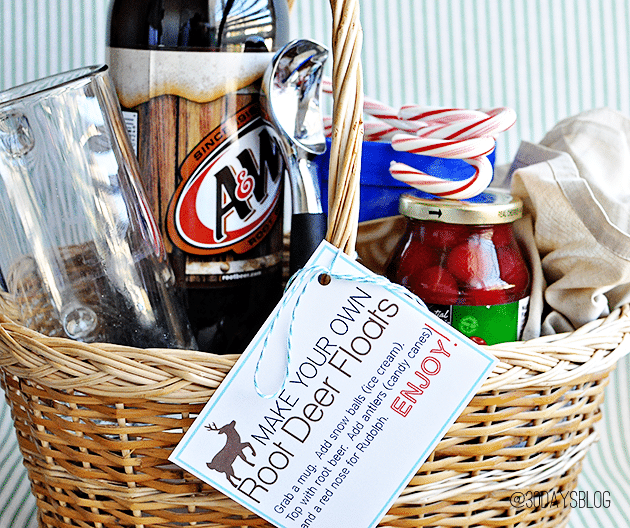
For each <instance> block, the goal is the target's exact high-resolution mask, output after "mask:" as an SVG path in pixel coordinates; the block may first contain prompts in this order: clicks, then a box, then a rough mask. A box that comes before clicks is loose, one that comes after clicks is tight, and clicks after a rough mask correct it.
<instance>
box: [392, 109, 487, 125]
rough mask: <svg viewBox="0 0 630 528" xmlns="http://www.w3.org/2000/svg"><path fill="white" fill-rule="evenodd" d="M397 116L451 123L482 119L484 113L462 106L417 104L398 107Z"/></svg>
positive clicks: (484, 115)
mask: <svg viewBox="0 0 630 528" xmlns="http://www.w3.org/2000/svg"><path fill="white" fill-rule="evenodd" d="M398 117H399V118H400V119H402V120H404V121H422V122H427V123H428V122H434V123H452V122H456V121H461V120H465V119H483V118H484V117H486V114H485V113H484V112H482V111H480V110H467V109H463V108H434V107H427V106H419V105H405V106H402V107H400V110H399V111H398Z"/></svg>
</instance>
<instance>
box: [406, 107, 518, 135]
mask: <svg viewBox="0 0 630 528" xmlns="http://www.w3.org/2000/svg"><path fill="white" fill-rule="evenodd" d="M472 112H476V113H478V114H479V115H478V116H477V117H475V118H470V117H466V116H468V115H471V114H469V113H468V111H466V110H462V112H461V115H460V117H458V118H455V117H454V114H453V119H452V120H451V121H449V122H448V123H447V122H442V121H439V122H435V121H425V122H426V123H427V126H426V127H424V128H422V129H420V130H418V132H416V135H418V136H420V137H433V138H440V139H472V138H478V137H484V136H485V137H496V136H497V135H498V134H500V133H501V132H505V131H506V130H507V129H508V128H510V127H511V126H512V125H513V124H514V123H515V122H516V112H514V110H512V109H511V108H493V109H491V110H488V111H487V112H478V111H476V110H475V111H472ZM399 115H408V114H405V113H404V112H402V111H401V113H400V114H399ZM423 115H425V114H423ZM425 118H426V115H425Z"/></svg>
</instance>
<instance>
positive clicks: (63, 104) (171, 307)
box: [0, 66, 195, 348]
mask: <svg viewBox="0 0 630 528" xmlns="http://www.w3.org/2000/svg"><path fill="white" fill-rule="evenodd" d="M139 181H140V180H139V168H138V164H137V160H136V158H135V156H134V153H133V150H132V146H131V144H130V142H129V138H128V136H127V135H126V131H125V127H124V124H123V119H122V115H121V112H120V107H119V104H118V99H117V98H116V92H115V91H114V88H113V86H112V83H111V81H110V78H109V74H108V73H107V67H106V66H93V67H88V68H82V69H79V70H73V71H70V72H66V73H62V74H59V75H55V76H52V77H48V78H45V79H41V80H39V81H34V82H31V83H28V84H24V85H21V86H18V87H15V88H12V89H9V90H6V91H4V92H0V225H2V230H0V269H2V273H3V275H4V279H5V282H6V289H7V291H8V293H6V294H3V297H5V299H8V302H10V303H12V304H13V305H14V308H16V309H17V312H16V310H12V313H14V314H15V313H17V314H19V315H18V318H19V321H18V322H19V323H21V324H23V325H24V326H27V327H29V328H31V329H33V330H37V331H39V332H42V333H44V334H46V335H49V336H62V337H69V338H72V339H76V340H79V341H84V342H95V341H100V342H108V343H115V344H122V345H130V346H139V347H143V348H146V347H167V348H194V347H195V343H194V339H193V337H192V332H191V330H190V325H189V323H188V320H187V318H186V315H185V310H184V306H183V301H182V299H180V298H179V293H178V292H177V291H176V289H175V283H174V275H173V272H172V270H171V268H170V266H169V264H168V262H167V260H166V252H165V250H164V246H163V242H162V240H161V238H160V232H159V230H158V228H157V225H156V224H155V220H154V219H153V217H152V216H151V212H150V210H149V208H148V206H147V202H146V199H145V196H144V192H143V190H142V188H141V186H140V184H139Z"/></svg>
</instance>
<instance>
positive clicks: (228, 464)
mask: <svg viewBox="0 0 630 528" xmlns="http://www.w3.org/2000/svg"><path fill="white" fill-rule="evenodd" d="M206 429H208V431H217V432H218V433H219V434H224V435H225V436H227V440H226V442H225V445H224V446H223V448H222V449H221V451H219V452H218V453H217V454H216V455H214V458H213V459H212V461H211V462H207V463H206V466H208V467H209V468H210V469H214V470H215V471H218V472H219V473H224V474H225V477H226V478H227V479H228V480H229V481H230V483H231V484H232V486H234V487H235V488H236V487H238V481H239V480H241V479H240V478H239V477H237V476H235V475H234V467H233V466H234V461H235V460H236V457H240V458H241V459H242V460H243V461H245V462H247V463H248V464H249V465H250V466H252V467H254V464H253V463H252V462H250V461H249V460H247V458H245V453H244V452H243V451H244V449H245V448H246V447H249V448H250V449H251V450H252V455H253V456H256V451H254V448H253V447H252V444H250V443H249V442H241V437H240V435H239V434H238V432H237V431H236V420H232V421H231V422H230V423H229V424H227V425H224V426H223V427H217V426H216V425H215V424H214V423H213V424H212V425H206Z"/></svg>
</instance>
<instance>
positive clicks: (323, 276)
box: [317, 273, 332, 286]
mask: <svg viewBox="0 0 630 528" xmlns="http://www.w3.org/2000/svg"><path fill="white" fill-rule="evenodd" d="M331 281H332V277H331V276H330V275H328V274H327V273H320V274H319V277H317V282H319V283H320V284H321V285H322V286H328V285H329V284H330V282H331Z"/></svg>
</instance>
